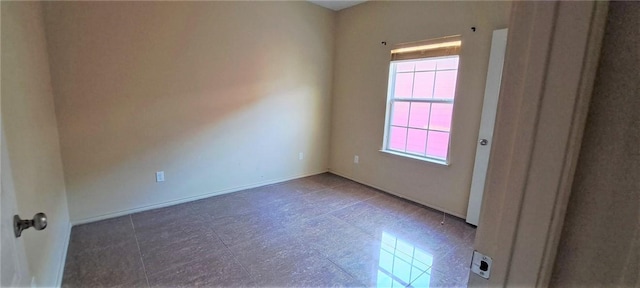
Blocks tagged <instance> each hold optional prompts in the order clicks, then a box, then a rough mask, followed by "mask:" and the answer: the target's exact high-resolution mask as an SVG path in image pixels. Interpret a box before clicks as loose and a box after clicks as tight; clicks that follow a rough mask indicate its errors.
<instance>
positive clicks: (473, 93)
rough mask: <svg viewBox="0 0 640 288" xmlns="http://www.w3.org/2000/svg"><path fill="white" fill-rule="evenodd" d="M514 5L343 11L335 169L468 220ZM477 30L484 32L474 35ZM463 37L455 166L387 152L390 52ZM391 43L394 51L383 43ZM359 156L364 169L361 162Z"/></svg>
mask: <svg viewBox="0 0 640 288" xmlns="http://www.w3.org/2000/svg"><path fill="white" fill-rule="evenodd" d="M509 8H510V3H509V2H455V1H449V2H431V1H424V2H418V1H416V2H396V1H393V2H367V3H364V4H361V5H358V6H355V7H352V8H349V9H346V10H342V11H340V12H339V13H338V24H337V38H336V47H337V49H336V59H335V62H334V63H335V66H336V68H335V74H334V88H333V89H334V99H333V110H332V112H333V115H332V124H331V155H330V165H329V167H330V170H331V171H333V172H335V173H338V174H340V175H343V176H346V177H349V178H351V179H354V180H356V181H359V182H362V183H365V184H368V185H371V186H375V187H379V188H381V189H383V190H385V191H387V192H390V193H393V194H396V195H399V196H402V197H405V198H408V199H412V200H414V201H416V202H419V203H422V204H425V205H427V206H431V207H434V208H437V209H440V210H443V211H446V212H449V213H451V214H454V215H457V216H460V217H464V216H465V215H466V211H467V204H468V199H469V189H470V186H471V175H472V170H473V163H474V157H475V149H476V142H477V136H478V128H479V124H480V115H481V110H482V99H483V97H484V85H485V80H486V74H487V67H488V62H489V51H490V46H491V35H492V33H493V30H495V29H500V28H505V27H507V23H508V20H509V12H510V10H509ZM472 26H475V27H476V28H477V31H476V32H475V33H474V32H472V31H471V27H472ZM456 34H460V35H462V41H463V47H462V52H461V55H460V72H459V78H458V83H459V84H458V88H457V96H456V100H455V108H454V116H453V124H452V125H453V127H452V134H451V135H452V136H451V137H452V140H451V150H450V155H451V156H450V166H442V165H439V164H434V163H429V162H424V161H419V160H414V159H408V158H404V157H399V156H396V155H390V154H386V153H382V152H380V151H379V150H380V149H381V147H382V137H383V133H384V120H385V107H386V97H387V80H388V71H389V52H390V49H391V47H392V46H393V45H394V44H397V43H404V42H411V41H418V40H424V39H430V38H437V37H443V36H449V35H456ZM382 41H386V42H387V45H386V46H384V45H382V44H381V42H382ZM354 155H358V156H359V158H360V159H359V162H360V164H358V165H356V164H354V163H353V157H354Z"/></svg>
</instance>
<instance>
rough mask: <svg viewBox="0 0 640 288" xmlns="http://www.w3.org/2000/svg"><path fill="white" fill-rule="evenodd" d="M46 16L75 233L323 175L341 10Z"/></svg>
mask: <svg viewBox="0 0 640 288" xmlns="http://www.w3.org/2000/svg"><path fill="white" fill-rule="evenodd" d="M44 5H45V13H44V15H45V23H46V28H47V40H48V43H49V53H50V63H51V67H52V69H51V71H52V78H53V83H54V91H55V95H56V99H55V104H56V111H57V115H58V121H59V130H60V142H61V147H62V158H63V163H64V168H65V179H66V183H67V191H68V197H69V213H70V217H71V219H72V222H78V221H85V220H88V219H89V220H90V219H96V218H95V217H98V218H99V217H104V216H113V215H116V214H118V213H123V212H130V211H134V210H135V209H145V207H146V208H148V207H149V205H158V204H162V203H165V204H166V203H167V202H170V201H182V200H184V199H187V198H190V197H196V198H197V197H203V196H205V195H211V194H216V193H223V192H227V191H233V190H237V189H240V188H243V187H247V186H252V185H258V184H263V183H269V182H274V181H279V180H284V179H288V178H293V177H299V176H303V175H308V174H314V173H319V172H323V171H326V170H327V166H328V164H327V163H328V159H327V158H328V157H327V155H328V146H329V142H328V141H329V140H328V139H329V123H330V120H329V119H330V118H329V117H330V105H331V103H330V101H331V87H332V77H331V76H332V71H333V62H332V60H333V49H334V40H333V39H334V22H335V12H332V11H330V10H327V9H324V8H321V7H319V6H315V5H313V4H310V3H307V2H269V3H267V2H182V3H177V2H163V3H160V2H153V3H152V2H84V3H80V2H67V3H61V2H58V3H53V2H49V3H45V4H44ZM299 152H303V153H304V159H303V160H298V153H299ZM159 170H163V171H165V173H166V182H163V183H155V174H154V173H155V171H159ZM132 209H133V210H132Z"/></svg>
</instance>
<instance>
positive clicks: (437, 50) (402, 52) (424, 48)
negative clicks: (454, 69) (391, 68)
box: [391, 35, 462, 61]
mask: <svg viewBox="0 0 640 288" xmlns="http://www.w3.org/2000/svg"><path fill="white" fill-rule="evenodd" d="M461 45H462V40H461V39H460V35H456V36H449V37H443V38H437V39H430V40H425V41H418V42H411V43H403V44H398V45H395V46H394V47H393V49H392V50H391V61H395V60H409V59H419V58H428V57H442V56H451V55H459V54H460V46H461Z"/></svg>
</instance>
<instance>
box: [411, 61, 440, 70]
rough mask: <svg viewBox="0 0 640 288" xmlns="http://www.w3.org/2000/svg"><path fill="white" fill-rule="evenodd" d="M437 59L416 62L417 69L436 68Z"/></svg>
mask: <svg viewBox="0 0 640 288" xmlns="http://www.w3.org/2000/svg"><path fill="white" fill-rule="evenodd" d="M436 62H437V60H424V61H420V62H418V63H416V71H426V70H431V71H432V70H436Z"/></svg>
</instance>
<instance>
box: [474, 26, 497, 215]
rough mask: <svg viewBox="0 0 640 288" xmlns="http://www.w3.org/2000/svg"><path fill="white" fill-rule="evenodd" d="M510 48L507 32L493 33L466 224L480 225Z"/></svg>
mask: <svg viewBox="0 0 640 288" xmlns="http://www.w3.org/2000/svg"><path fill="white" fill-rule="evenodd" d="M506 48H507V29H500V30H494V31H493V38H492V40H491V54H490V56H489V69H488V71H487V84H486V87H485V89H484V103H483V105H482V119H481V120H480V131H479V133H478V143H477V145H478V146H477V148H476V161H475V164H474V165H473V178H471V193H470V195H469V206H468V208H467V223H469V224H473V225H478V220H479V219H480V208H481V206H482V194H483V193H484V182H485V179H486V177H487V168H488V166H489V153H490V152H491V140H492V139H493V127H494V126H495V123H496V112H497V110H498V96H499V95H500V83H501V81H502V66H503V64H504V53H505V50H506Z"/></svg>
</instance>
